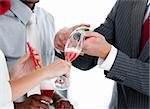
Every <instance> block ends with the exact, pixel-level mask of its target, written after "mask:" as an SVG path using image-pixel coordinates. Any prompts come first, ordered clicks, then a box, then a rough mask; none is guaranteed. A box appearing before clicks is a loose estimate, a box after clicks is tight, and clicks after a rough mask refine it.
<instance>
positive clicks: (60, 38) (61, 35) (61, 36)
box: [54, 24, 90, 52]
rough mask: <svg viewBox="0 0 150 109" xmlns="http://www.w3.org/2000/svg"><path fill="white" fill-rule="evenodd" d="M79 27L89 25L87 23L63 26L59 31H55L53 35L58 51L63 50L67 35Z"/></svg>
mask: <svg viewBox="0 0 150 109" xmlns="http://www.w3.org/2000/svg"><path fill="white" fill-rule="evenodd" d="M79 27H90V25H89V24H80V25H76V26H73V27H71V28H63V29H61V30H60V31H58V32H57V34H56V36H55V41H54V44H55V48H57V49H59V50H60V51H62V52H63V51H64V47H65V44H66V41H67V39H68V37H69V35H70V34H71V33H72V32H73V31H74V30H75V29H77V28H79Z"/></svg>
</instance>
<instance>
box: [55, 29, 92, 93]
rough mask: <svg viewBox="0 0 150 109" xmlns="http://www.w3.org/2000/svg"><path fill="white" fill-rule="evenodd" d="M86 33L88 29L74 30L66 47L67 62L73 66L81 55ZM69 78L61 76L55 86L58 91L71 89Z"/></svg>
mask: <svg viewBox="0 0 150 109" xmlns="http://www.w3.org/2000/svg"><path fill="white" fill-rule="evenodd" d="M84 31H89V29H88V28H87V27H80V28H77V29H76V30H74V31H73V32H72V33H71V34H70V36H69V38H68V40H67V42H66V45H65V50H64V52H65V60H66V61H67V62H68V63H69V64H71V62H73V61H74V60H75V59H76V58H77V57H78V56H79V55H80V53H81V51H82V47H83V40H84V35H83V32H84ZM69 84H70V83H69V78H67V77H66V76H64V75H63V76H60V77H58V78H57V80H56V81H55V86H56V88H57V89H58V90H66V89H67V88H68V87H69Z"/></svg>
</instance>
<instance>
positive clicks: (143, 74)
mask: <svg viewBox="0 0 150 109" xmlns="http://www.w3.org/2000/svg"><path fill="white" fill-rule="evenodd" d="M105 74H106V77H107V78H110V79H113V80H115V81H117V82H118V83H120V84H123V85H126V86H128V87H130V88H133V89H135V90H137V91H138V92H141V93H143V94H145V95H148V96H150V93H149V78H150V72H149V60H148V62H147V63H146V62H142V61H140V60H138V59H134V58H130V57H129V56H128V55H126V54H125V53H123V52H121V51H119V50H118V53H117V56H116V59H115V62H114V64H113V66H112V68H111V69H110V71H105Z"/></svg>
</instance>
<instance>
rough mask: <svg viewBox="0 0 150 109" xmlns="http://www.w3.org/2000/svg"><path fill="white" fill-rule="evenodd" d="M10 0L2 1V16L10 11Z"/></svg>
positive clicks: (0, 7)
mask: <svg viewBox="0 0 150 109" xmlns="http://www.w3.org/2000/svg"><path fill="white" fill-rule="evenodd" d="M10 6H11V4H10V1H9V0H0V15H2V14H5V13H6V12H7V11H8V10H9V9H10Z"/></svg>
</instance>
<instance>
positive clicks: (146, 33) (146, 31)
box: [140, 14, 150, 51]
mask: <svg viewBox="0 0 150 109" xmlns="http://www.w3.org/2000/svg"><path fill="white" fill-rule="evenodd" d="M149 26H150V14H149V16H148V18H147V19H146V20H145V22H144V25H143V28H142V36H141V43H140V50H141V51H142V49H143V48H144V45H145V44H146V42H147V41H148V39H149V37H150V27H149Z"/></svg>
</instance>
